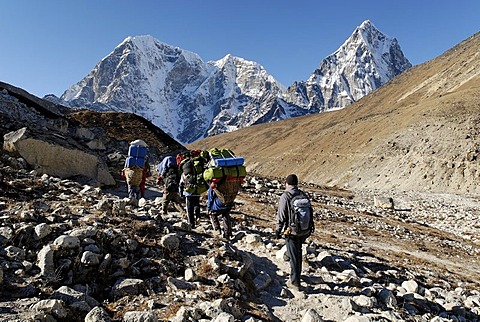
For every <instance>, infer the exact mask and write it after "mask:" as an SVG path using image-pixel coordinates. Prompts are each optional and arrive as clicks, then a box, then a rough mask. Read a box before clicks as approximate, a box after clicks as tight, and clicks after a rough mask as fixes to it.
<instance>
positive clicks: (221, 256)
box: [0, 154, 480, 322]
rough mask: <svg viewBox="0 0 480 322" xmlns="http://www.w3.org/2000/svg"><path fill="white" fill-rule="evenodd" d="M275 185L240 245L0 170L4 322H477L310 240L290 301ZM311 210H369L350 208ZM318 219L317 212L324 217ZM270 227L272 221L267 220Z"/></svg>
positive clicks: (436, 292) (472, 312)
mask: <svg viewBox="0 0 480 322" xmlns="http://www.w3.org/2000/svg"><path fill="white" fill-rule="evenodd" d="M281 189H282V186H281V184H280V183H279V182H278V181H275V180H265V179H261V178H255V177H252V178H248V179H247V181H246V182H245V185H244V187H243V190H242V191H241V193H240V195H239V198H238V201H237V205H236V208H235V212H234V218H235V226H234V232H235V233H234V237H233V238H232V239H231V240H228V241H227V240H225V239H222V238H220V237H218V236H214V235H213V234H212V227H211V225H210V224H209V222H208V220H206V218H204V219H202V220H201V223H200V225H199V226H198V228H196V229H195V230H191V229H190V227H189V225H188V224H187V223H186V221H185V218H181V217H180V214H179V213H178V212H175V211H172V212H169V215H167V216H162V217H160V216H159V209H160V204H159V203H160V200H159V198H156V199H152V200H141V202H140V203H139V206H138V207H134V206H132V205H129V204H128V202H127V200H126V199H124V198H122V197H121V196H120V195H121V194H112V193H106V192H105V191H102V190H101V189H99V188H96V187H94V186H91V185H86V184H80V183H79V182H77V181H73V180H67V179H59V178H56V177H53V176H49V175H46V174H43V175H41V174H37V173H36V172H35V171H33V170H31V169H29V168H28V166H27V163H26V162H25V161H24V160H22V159H16V158H12V157H10V156H8V155H6V154H2V157H1V159H0V190H1V191H0V192H1V194H0V218H1V219H2V221H1V224H0V244H1V251H0V267H1V269H0V285H1V288H0V298H1V301H0V319H1V320H8V321H25V320H31V321H33V320H34V321H41V322H43V321H45V322H47V321H48V322H53V321H65V320H69V321H120V320H122V321H167V320H168V321H178V322H180V321H216V322H223V321H249V322H255V321H275V320H281V321H324V320H330V321H376V320H391V321H403V320H413V319H424V320H425V319H426V320H433V321H447V320H452V319H455V320H459V321H474V320H475V319H477V320H478V318H479V316H480V293H479V292H478V291H475V290H471V289H467V288H462V287H453V288H448V287H446V286H445V287H439V286H437V287H429V286H427V285H423V284H422V283H421V276H419V275H418V274H416V273H415V270H412V271H411V272H409V271H405V270H402V269H395V268H392V267H390V266H388V265H387V263H385V262H383V261H382V259H379V258H376V257H374V256H370V255H368V254H358V253H355V252H351V251H349V250H348V249H346V250H343V251H339V250H335V255H334V254H333V252H332V251H331V250H332V249H331V248H328V247H325V245H321V244H320V243H317V242H315V240H312V241H311V242H310V243H309V244H308V247H305V250H304V258H305V263H304V274H305V275H306V279H305V281H303V282H302V286H303V292H295V291H293V290H289V289H288V287H287V286H286V281H287V280H288V272H289V266H288V265H289V264H288V262H287V261H285V245H284V242H283V241H282V240H276V239H274V238H273V230H272V228H270V227H272V225H271V223H267V224H266V225H264V226H258V225H256V224H252V219H251V218H252V217H256V216H257V217H260V216H262V214H259V213H251V212H249V211H248V209H250V208H249V207H250V206H252V205H251V204H249V203H248V202H249V201H248V200H253V201H251V202H254V203H261V204H265V205H269V207H270V208H271V209H274V208H275V205H276V202H277V201H278V196H279V194H280V193H281ZM312 198H313V199H314V200H315V202H317V203H318V202H322V203H331V204H336V205H337V206H339V207H340V206H341V207H345V208H349V207H353V208H355V207H356V208H358V209H365V208H368V207H369V206H367V205H365V204H360V203H358V202H356V201H353V200H351V199H344V198H340V197H328V196H325V195H320V194H317V195H314V194H312ZM320 211H321V210H320ZM270 220H271V218H270Z"/></svg>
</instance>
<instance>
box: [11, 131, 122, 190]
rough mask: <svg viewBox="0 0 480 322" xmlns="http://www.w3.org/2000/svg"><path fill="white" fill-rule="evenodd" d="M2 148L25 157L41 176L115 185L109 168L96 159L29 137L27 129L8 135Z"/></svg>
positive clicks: (90, 155)
mask: <svg viewBox="0 0 480 322" xmlns="http://www.w3.org/2000/svg"><path fill="white" fill-rule="evenodd" d="M3 148H4V150H5V151H7V152H11V153H15V154H16V155H19V156H21V157H22V158H24V159H25V160H26V161H27V162H28V163H29V164H31V165H33V166H34V167H35V169H36V170H37V171H38V172H39V173H41V174H42V173H46V174H49V175H52V176H56V177H60V178H69V177H73V176H79V175H83V176H86V177H89V178H92V179H95V180H96V181H97V182H98V183H100V184H103V185H115V179H113V177H112V175H111V174H110V173H109V172H108V167H107V165H106V164H105V163H104V162H103V161H102V160H100V159H99V158H98V157H97V156H95V155H92V154H89V153H86V152H84V151H81V150H79V149H72V148H68V147H66V146H61V145H58V144H56V143H55V141H54V140H48V141H47V140H44V139H38V138H37V137H34V136H32V135H29V132H28V130H27V128H22V129H20V130H18V131H15V132H10V133H8V134H6V135H5V136H4V143H3Z"/></svg>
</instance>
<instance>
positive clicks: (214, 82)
mask: <svg viewBox="0 0 480 322" xmlns="http://www.w3.org/2000/svg"><path fill="white" fill-rule="evenodd" d="M410 66H411V65H410V63H409V62H408V60H407V59H406V58H405V57H404V56H403V53H402V52H401V50H400V47H399V46H398V42H397V41H396V40H395V39H394V38H390V37H388V36H386V35H384V34H382V33H381V32H380V31H378V30H377V29H376V28H375V27H374V26H373V24H372V23H371V22H370V21H368V20H367V21H365V22H363V23H362V24H361V25H360V26H359V27H357V28H356V29H355V31H354V32H353V33H352V35H351V36H350V37H349V38H348V39H347V41H345V43H344V44H342V46H341V47H340V48H339V49H338V50H337V51H335V53H333V54H332V55H330V56H328V57H327V58H325V59H324V60H323V61H322V62H321V63H320V66H319V67H318V68H317V69H316V70H315V71H314V72H313V73H312V75H311V76H310V78H309V79H308V80H307V81H301V82H295V83H294V84H293V85H292V86H290V87H289V88H288V90H287V89H285V87H284V86H283V85H282V84H280V83H279V82H277V81H276V80H275V79H274V77H272V76H271V75H270V74H269V73H268V72H267V71H266V70H265V68H263V66H261V65H260V64H258V63H256V62H253V61H249V60H246V59H244V58H240V57H236V56H233V55H231V54H227V55H225V56H224V57H223V58H221V59H219V60H217V61H210V62H207V63H205V62H204V61H203V60H202V59H201V57H200V56H198V55H197V54H196V53H193V52H190V51H187V50H183V49H181V48H179V47H175V46H171V45H168V44H166V43H163V42H161V41H159V40H157V39H155V38H154V37H152V36H149V35H145V36H132V37H127V38H126V39H125V40H124V41H123V42H122V43H120V44H119V45H118V46H117V47H116V48H115V49H114V50H113V51H112V52H111V53H110V54H109V55H107V56H106V57H105V58H103V59H102V60H101V61H100V62H99V63H98V64H97V65H96V66H95V68H94V69H93V70H92V71H91V72H90V73H89V74H88V75H87V76H86V77H85V78H84V79H82V80H81V81H80V82H78V83H77V84H75V85H73V86H72V87H71V88H69V89H67V90H66V91H65V93H64V94H63V95H62V96H61V100H63V101H64V102H65V105H69V106H72V107H76V106H77V107H87V108H92V109H96V110H117V111H124V112H131V113H136V114H139V115H141V116H143V117H145V118H146V119H148V120H150V121H151V122H153V123H154V124H155V125H157V126H158V127H160V128H161V129H162V130H163V131H165V132H166V133H168V134H170V135H171V136H172V137H173V138H175V139H176V140H177V141H179V142H181V143H191V142H193V141H195V140H197V139H201V138H204V137H206V136H208V135H214V134H218V133H223V132H228V131H232V130H235V129H238V128H241V127H245V126H250V125H253V124H257V123H264V122H271V121H276V120H281V119H285V118H289V117H294V116H299V115H304V114H307V113H316V112H320V111H325V110H328V109H332V108H341V107H345V106H347V105H348V104H350V103H352V102H353V101H355V100H357V99H359V98H361V97H363V96H364V95H366V94H368V93H369V92H371V91H372V90H374V89H375V88H377V87H379V86H381V85H382V84H383V83H385V82H387V81H388V80H390V79H391V78H392V77H394V76H395V75H397V74H399V73H400V72H402V71H403V70H405V69H407V68H409V67H410Z"/></svg>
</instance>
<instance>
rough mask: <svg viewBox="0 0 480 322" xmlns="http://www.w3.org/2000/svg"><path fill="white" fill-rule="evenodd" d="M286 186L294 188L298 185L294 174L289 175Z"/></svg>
mask: <svg viewBox="0 0 480 322" xmlns="http://www.w3.org/2000/svg"><path fill="white" fill-rule="evenodd" d="M286 182H287V184H289V185H291V186H296V185H298V178H297V176H296V175H295V174H289V175H288V177H287V180H286Z"/></svg>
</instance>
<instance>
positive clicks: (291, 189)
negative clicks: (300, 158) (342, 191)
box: [275, 174, 315, 291]
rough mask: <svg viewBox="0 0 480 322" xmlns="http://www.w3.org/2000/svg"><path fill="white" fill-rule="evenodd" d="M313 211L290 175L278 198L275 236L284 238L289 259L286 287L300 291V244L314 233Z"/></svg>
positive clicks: (295, 178) (293, 175)
mask: <svg viewBox="0 0 480 322" xmlns="http://www.w3.org/2000/svg"><path fill="white" fill-rule="evenodd" d="M314 229H315V227H314V223H313V209H312V206H311V204H310V200H309V199H308V196H307V195H306V194H305V193H304V192H303V191H302V190H300V189H298V177H297V176H296V175H295V174H290V175H288V176H287V178H286V180H285V191H284V192H283V194H282V195H281V196H280V202H279V205H278V211H277V216H276V225H275V234H276V237H277V238H281V236H282V235H283V236H284V237H285V241H286V246H287V254H288V257H289V258H290V280H289V281H288V283H287V285H289V287H293V288H294V289H296V290H298V291H299V290H301V284H300V277H301V272H302V244H303V243H305V241H306V239H307V238H308V236H310V234H311V233H312V232H313V231H314Z"/></svg>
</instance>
